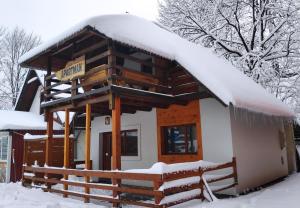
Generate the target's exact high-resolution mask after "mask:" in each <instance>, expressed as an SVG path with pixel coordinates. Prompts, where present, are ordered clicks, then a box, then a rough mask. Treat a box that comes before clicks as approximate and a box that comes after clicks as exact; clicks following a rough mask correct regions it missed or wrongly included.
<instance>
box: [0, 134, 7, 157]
mask: <svg viewBox="0 0 300 208" xmlns="http://www.w3.org/2000/svg"><path fill="white" fill-rule="evenodd" d="M7 150H8V137H0V160H5V161H6V160H7Z"/></svg>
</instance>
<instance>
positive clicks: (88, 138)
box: [84, 103, 91, 203]
mask: <svg viewBox="0 0 300 208" xmlns="http://www.w3.org/2000/svg"><path fill="white" fill-rule="evenodd" d="M85 110H86V120H85V169H86V170H90V169H91V166H90V159H91V104H89V103H88V104H86V109H85ZM85 182H86V183H89V182H90V177H88V176H86V177H85ZM85 193H86V194H89V193H90V188H89V187H85ZM89 201H90V200H89V198H87V197H86V198H84V202H85V203H88V202H89Z"/></svg>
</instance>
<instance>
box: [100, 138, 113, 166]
mask: <svg viewBox="0 0 300 208" xmlns="http://www.w3.org/2000/svg"><path fill="white" fill-rule="evenodd" d="M111 141H112V134H111V132H107V133H103V145H102V154H103V155H102V159H103V160H102V162H103V170H111V155H112V152H111V148H112V146H111Z"/></svg>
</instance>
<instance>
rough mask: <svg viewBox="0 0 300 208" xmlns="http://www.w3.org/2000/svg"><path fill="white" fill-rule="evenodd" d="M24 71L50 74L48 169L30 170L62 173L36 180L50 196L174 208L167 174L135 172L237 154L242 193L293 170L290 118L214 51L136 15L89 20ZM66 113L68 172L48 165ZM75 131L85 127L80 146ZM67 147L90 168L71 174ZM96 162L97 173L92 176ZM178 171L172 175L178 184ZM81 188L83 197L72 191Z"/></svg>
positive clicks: (43, 49) (39, 52)
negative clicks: (58, 121)
mask: <svg viewBox="0 0 300 208" xmlns="http://www.w3.org/2000/svg"><path fill="white" fill-rule="evenodd" d="M21 65H22V66H23V67H28V68H33V69H38V70H44V71H45V72H46V76H45V84H44V90H43V100H42V101H41V109H42V111H43V112H45V118H46V120H47V140H46V143H47V145H46V151H45V165H46V168H45V167H29V166H27V167H25V172H26V171H29V172H30V171H31V172H39V173H45V174H46V175H49V174H57V173H60V174H62V175H64V179H65V180H64V181H63V182H62V181H60V180H55V179H51V180H50V179H47V180H46V179H41V178H40V179H37V178H34V177H31V179H32V180H35V182H44V183H46V184H48V186H47V187H48V188H46V190H48V191H54V192H58V193H63V194H64V196H67V195H75V196H82V197H84V198H85V201H86V202H87V201H89V199H90V198H96V199H100V200H106V201H109V202H112V203H114V205H116V204H118V203H120V202H122V203H129V202H128V200H127V201H126V200H123V201H122V200H121V198H122V197H121V198H120V196H121V193H124V192H130V193H135V194H137V193H139V194H141V193H142V194H144V195H153V196H155V203H154V204H146V203H143V204H142V205H143V206H150V207H151V206H152V207H162V206H163V205H164V206H165V205H170V204H172V202H170V201H164V203H163V200H164V199H165V198H164V197H166V196H167V195H168V194H169V195H170V194H174V193H176V191H175V192H174V190H173V192H168V194H167V193H166V192H161V191H159V189H158V188H159V187H160V185H161V184H163V181H162V180H167V178H168V177H167V176H166V175H159V174H154V173H153V174H150V173H149V172H148V173H149V174H148V175H147V174H138V173H133V172H132V169H143V170H145V169H151V167H153V165H154V166H155V165H157V164H161V163H158V162H163V163H165V164H174V163H181V164H182V165H181V166H182V167H185V165H184V164H194V163H193V162H195V161H199V160H206V161H212V162H216V163H224V162H228V161H231V160H232V158H235V159H234V164H235V161H236V171H235V172H234V174H230V175H229V176H230V177H231V178H232V177H233V178H236V179H232V180H235V182H236V181H238V184H237V183H234V184H233V185H231V186H230V187H231V188H232V190H233V191H232V192H235V193H239V192H242V191H244V190H246V189H249V188H254V187H258V186H260V185H262V184H265V183H268V182H270V181H273V180H275V179H278V178H281V177H284V176H286V175H288V172H289V170H293V169H294V166H293V165H294V162H293V161H294V158H293V157H294V156H292V154H291V153H290V152H291V151H290V149H289V148H292V146H291V145H287V143H288V142H289V143H291V142H292V137H291V136H290V134H289V133H288V132H289V131H290V130H288V129H289V126H290V124H291V121H292V120H293V117H294V114H293V112H292V111H291V110H290V109H289V108H288V107H286V106H285V105H284V104H283V103H281V102H280V101H279V100H277V99H276V98H274V97H273V96H272V95H270V94H268V93H267V92H266V91H265V90H264V89H263V88H262V87H260V86H259V85H257V84H256V83H254V82H253V81H252V80H250V79H249V78H248V77H246V76H245V75H243V74H242V73H241V72H239V71H238V70H237V69H235V68H234V67H233V66H231V64H229V63H227V62H226V61H225V60H222V59H221V58H218V57H216V55H214V54H213V53H212V52H211V51H210V50H209V49H205V48H203V47H201V46H199V45H195V44H193V43H190V42H188V41H187V40H184V39H182V38H180V37H179V36H177V35H176V34H173V33H172V32H170V31H168V30H167V29H165V28H164V27H163V26H161V25H159V24H157V23H153V22H150V21H147V20H145V19H142V18H139V17H135V16H132V15H106V16H99V17H95V18H91V19H88V20H86V21H83V22H81V23H80V24H78V25H76V26H75V27H72V28H71V29H70V30H68V31H67V32H65V33H63V34H62V35H61V36H58V37H57V38H55V39H53V40H51V41H49V42H46V43H44V44H42V45H41V46H39V47H37V48H35V49H33V50H32V51H30V52H28V53H27V54H25V55H24V56H23V57H22V58H21ZM59 111H64V112H65V113H64V115H65V119H64V120H65V125H64V128H65V136H64V141H65V143H64V144H65V146H64V148H65V154H64V167H65V168H64V169H55V168H47V166H49V163H51V155H52V154H53V152H52V149H51V145H50V144H51V143H52V142H53V115H54V113H55V112H59ZM70 112H75V113H76V115H77V117H76V118H83V119H84V122H82V120H81V122H79V121H78V122H76V121H75V122H74V123H73V124H72V125H74V128H71V127H70V125H69V120H70V116H69V113H70ZM75 120H76V119H75ZM70 129H73V131H74V130H77V131H79V133H78V135H79V136H78V139H77V141H75V145H74V146H71V145H70V137H69V135H70V134H72V133H74V132H71V130H70ZM70 148H75V149H74V152H75V156H74V157H75V158H78V159H84V161H85V169H86V170H83V171H81V172H80V171H77V170H73V169H69V168H70V163H71V162H72V161H70V155H69V151H68V150H69V149H70ZM294 155H295V154H294ZM90 161H92V168H93V170H94V171H89V170H90V169H91V162H90ZM288 161H291V162H290V163H288ZM232 164H233V163H232ZM222 167H232V166H228V165H227V166H226V165H225V166H222ZM200 169H201V168H200ZM95 170H98V171H95ZM152 170H153V169H152ZM198 170H199V168H198ZM198 170H197V171H198ZM126 171H127V172H126ZM130 171H131V172H130ZM193 171H194V170H193ZM150 172H151V171H150ZM179 172H180V171H179ZM200 172H201V174H202V173H203V170H202V169H201V171H200ZM72 174H75V175H76V174H77V175H79V176H84V177H85V184H84V185H82V183H81V184H79V183H76V182H74V181H70V180H68V175H72ZM189 174H191V175H193V174H195V173H194V172H193V173H190V172H189V171H184V170H182V171H181V175H180V176H181V177H188V176H191V175H189ZM197 174H199V173H198V172H197ZM175 175H176V174H175ZM175 175H174V174H173V175H172V177H170V178H172V179H173V180H174V179H175V178H176V177H177V179H178V178H180V177H179V176H178V175H177V176H176V177H175ZM229 176H226V177H225V178H223V179H229V178H230V177H229ZM27 178H28V177H27ZM103 178H110V179H112V183H113V187H107V186H105V185H103V184H97V183H100V182H101V179H103ZM221 178H222V177H221ZM133 179H134V180H149V181H150V182H153V183H154V185H153V186H154V191H152V192H147V191H146V190H143V191H141V190H138V191H137V190H135V189H130V188H126V187H123V186H122V185H121V184H126V181H128V180H133ZM170 180H171V179H170ZM90 182H93V183H90ZM51 183H52V184H55V183H63V185H64V188H63V190H54V189H51V188H50V186H51ZM74 184H76V185H77V186H81V187H84V192H83V193H77V192H72V191H68V186H69V185H74ZM138 184H139V183H138V182H136V181H135V182H134V185H138ZM197 187H199V186H193V187H190V186H189V187H188V188H187V189H185V191H193V190H194V189H196V188H197ZM201 187H202V186H201ZM92 188H96V189H97V188H100V189H101V188H102V189H108V190H112V192H113V194H112V196H110V197H104V198H103V197H102V198H101V197H100V196H96V195H93V194H91V193H90V189H92ZM176 190H177V191H178V190H179V189H176ZM180 190H181V189H180ZM201 190H202V189H201ZM189 193H190V192H189ZM191 196H193V197H199V194H198V193H197V194H196V195H192V194H191ZM181 201H182V200H181ZM131 203H133V204H140V205H141V203H138V202H137V201H133V202H132V201H131Z"/></svg>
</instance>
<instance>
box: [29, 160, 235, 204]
mask: <svg viewBox="0 0 300 208" xmlns="http://www.w3.org/2000/svg"><path fill="white" fill-rule="evenodd" d="M227 168H232V172H231V173H230V174H227V175H223V176H216V177H212V176H211V175H210V177H208V178H206V179H205V180H206V181H207V183H213V182H216V181H221V180H225V179H228V178H233V179H234V183H233V184H230V185H227V186H226V187H222V189H219V190H216V191H221V190H224V189H227V188H231V187H234V186H235V185H236V184H237V173H236V162H235V158H233V160H232V162H228V163H224V164H215V163H208V162H204V161H198V162H190V163H180V164H171V165H166V164H164V163H156V164H154V165H153V167H152V168H150V169H136V170H128V171H101V170H76V169H65V168H56V167H37V166H24V174H23V185H25V186H33V187H40V188H42V189H44V190H45V191H49V192H54V193H60V194H63V195H64V196H65V197H67V196H75V197H82V198H84V199H85V201H89V200H90V199H96V200H100V201H105V202H110V203H113V204H114V206H116V205H118V204H132V205H138V206H143V207H159V208H161V207H169V206H173V205H175V204H179V203H183V202H186V201H189V200H192V199H196V198H197V199H202V200H205V199H207V194H206V193H209V191H208V190H209V187H207V186H206V185H205V184H206V183H204V180H203V177H204V174H205V173H208V172H211V171H216V170H221V169H227ZM28 173H30V174H28ZM41 174H44V177H41ZM59 174H60V175H68V176H74V175H75V176H79V177H94V178H101V179H110V180H111V181H119V185H112V184H107V183H87V182H83V181H76V180H71V177H69V179H68V180H65V179H59V178H55V177H53V176H55V175H59ZM45 176H47V177H45ZM122 180H126V181H132V182H134V181H147V182H151V183H152V184H153V185H152V187H151V188H149V187H146V186H128V185H125V184H122ZM56 184H61V185H63V189H59V188H57V187H58V186H57V185H56ZM71 187H76V189H71ZM68 188H70V189H69V190H68ZM80 188H81V189H82V191H81V192H80V191H79V190H80ZM92 190H98V192H96V191H92ZM99 190H100V192H101V191H102V192H101V194H99ZM104 191H106V193H107V191H110V192H111V193H112V194H103V192H104ZM208 195H210V194H208ZM133 196H143V197H147V199H145V198H144V200H140V199H141V198H140V199H139V200H137V199H136V198H134V197H133ZM208 200H209V201H210V199H208Z"/></svg>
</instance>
